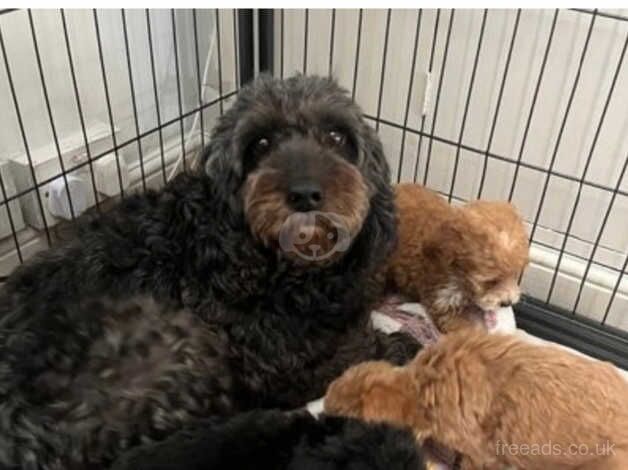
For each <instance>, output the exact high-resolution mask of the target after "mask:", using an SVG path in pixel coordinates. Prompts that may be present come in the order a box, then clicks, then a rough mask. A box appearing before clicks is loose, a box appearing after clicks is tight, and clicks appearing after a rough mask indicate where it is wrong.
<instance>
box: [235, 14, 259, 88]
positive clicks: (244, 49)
mask: <svg viewBox="0 0 628 470" xmlns="http://www.w3.org/2000/svg"><path fill="white" fill-rule="evenodd" d="M238 46H239V51H240V52H239V58H240V86H244V85H245V84H246V83H248V82H249V80H251V79H252V78H253V76H254V75H255V70H254V69H255V66H254V64H255V57H254V55H253V10H251V9H243V10H238Z"/></svg>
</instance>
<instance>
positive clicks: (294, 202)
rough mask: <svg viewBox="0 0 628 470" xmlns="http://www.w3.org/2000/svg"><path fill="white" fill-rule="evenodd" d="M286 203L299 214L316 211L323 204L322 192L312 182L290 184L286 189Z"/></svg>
mask: <svg viewBox="0 0 628 470" xmlns="http://www.w3.org/2000/svg"><path fill="white" fill-rule="evenodd" d="M288 203H289V204H290V207H292V208H293V209H294V210H296V211H299V212H307V211H312V210H315V209H318V208H319V207H320V206H321V204H322V203H323V190H322V189H321V187H320V185H319V184H318V183H316V182H314V181H307V182H300V183H295V184H292V185H291V186H290V188H289V189H288Z"/></svg>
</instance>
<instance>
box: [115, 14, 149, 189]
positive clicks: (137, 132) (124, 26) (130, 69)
mask: <svg viewBox="0 0 628 470" xmlns="http://www.w3.org/2000/svg"><path fill="white" fill-rule="evenodd" d="M120 15H121V18H122V33H123V34H124V51H125V54H126V66H127V70H128V72H129V88H130V91H131V105H132V106H133V118H134V121H135V135H136V137H137V150H138V152H139V154H140V174H141V176H142V189H143V190H144V192H146V173H145V171H144V151H143V150H142V139H141V138H140V121H139V118H138V116H137V101H136V100H135V85H134V84H133V67H132V66H131V51H130V49H129V32H128V31H127V24H126V13H125V12H124V9H121V10H120Z"/></svg>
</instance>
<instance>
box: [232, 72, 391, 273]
mask: <svg viewBox="0 0 628 470" xmlns="http://www.w3.org/2000/svg"><path fill="white" fill-rule="evenodd" d="M243 95H244V96H242V95H241V97H240V98H239V100H238V101H239V102H240V101H242V100H244V103H236V105H235V106H234V107H235V108H236V110H237V112H236V113H234V114H235V119H234V120H233V123H232V126H233V132H232V140H231V146H232V148H231V153H232V156H233V158H234V159H235V160H237V161H239V162H240V167H239V171H240V173H241V185H240V187H239V189H238V191H239V196H240V197H241V198H242V205H243V208H244V214H245V217H246V220H247V223H248V225H249V228H250V230H251V232H252V234H253V235H254V237H255V238H256V239H258V240H259V241H260V242H261V243H263V244H264V245H265V246H267V247H270V248H272V249H275V250H277V251H278V252H280V253H281V254H282V255H283V256H285V257H287V258H290V259H292V260H294V261H296V262H298V263H319V264H320V263H329V262H333V261H334V260H336V259H338V258H339V257H341V256H342V254H343V253H344V252H346V251H347V250H348V248H349V247H350V245H351V242H352V241H353V239H354V238H355V236H356V235H357V234H358V233H359V232H360V230H361V228H362V226H363V224H364V221H365V219H366V217H367V215H368V213H369V207H370V203H369V201H370V198H371V196H372V194H373V192H374V191H375V189H374V187H373V185H372V184H371V183H370V182H369V181H370V179H372V177H371V175H369V174H368V172H369V168H370V167H373V166H378V165H379V166H381V162H379V161H378V162H369V159H373V158H375V157H373V155H372V154H373V152H372V151H370V150H369V148H368V147H369V145H368V144H369V143H370V144H373V143H372V142H367V141H368V140H369V139H374V137H372V133H371V131H370V129H368V127H367V126H366V125H365V124H364V122H363V121H362V117H361V111H360V109H359V108H358V107H357V106H355V105H354V104H353V103H352V101H351V100H350V99H349V98H348V97H347V95H346V93H345V92H344V90H342V89H340V88H339V87H338V86H337V85H335V83H334V82H333V81H331V80H328V79H323V78H317V77H295V78H292V79H289V80H285V81H279V80H271V79H265V80H262V81H261V83H259V82H258V83H256V84H253V85H252V87H251V89H250V90H248V94H247V91H245V92H244V93H243ZM249 95H252V96H249ZM238 104H239V105H240V106H238ZM378 145H379V143H378V142H375V146H376V147H377V146H378ZM373 163H375V165H373ZM378 176H381V175H378Z"/></svg>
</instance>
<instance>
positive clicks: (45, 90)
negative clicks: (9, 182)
mask: <svg viewBox="0 0 628 470" xmlns="http://www.w3.org/2000/svg"><path fill="white" fill-rule="evenodd" d="M28 22H29V24H30V29H31V36H32V38H33V48H34V49H35V58H36V59H37V68H38V70H39V80H40V81H41V88H42V92H43V94H44V101H45V103H46V112H47V113H48V122H49V123H50V129H51V130H52V138H53V140H54V144H55V149H56V151H57V155H58V156H59V165H60V166H61V176H62V178H63V181H64V183H65V187H66V189H67V191H66V195H67V197H68V205H69V207H70V216H71V217H72V220H74V219H76V215H75V213H74V205H73V204H72V198H71V197H70V186H69V185H68V175H67V173H66V171H65V163H64V162H63V156H62V154H61V146H60V145H59V137H58V135H57V128H56V127H55V122H54V118H53V116H52V108H51V106H50V97H49V96H48V87H47V86H46V78H45V77H44V69H43V66H42V63H41V54H40V53H39V44H38V42H37V34H36V33H35V23H34V22H33V12H32V11H31V10H28Z"/></svg>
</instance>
